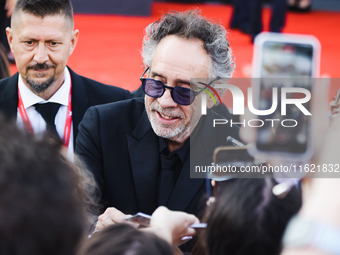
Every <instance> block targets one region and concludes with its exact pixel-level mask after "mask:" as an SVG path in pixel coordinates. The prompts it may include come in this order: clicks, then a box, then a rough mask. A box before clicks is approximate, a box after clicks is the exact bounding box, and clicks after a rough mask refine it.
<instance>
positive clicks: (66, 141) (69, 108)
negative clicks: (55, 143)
mask: <svg viewBox="0 0 340 255" xmlns="http://www.w3.org/2000/svg"><path fill="white" fill-rule="evenodd" d="M71 88H72V84H71V86H70V93H69V97H68V106H67V113H66V121H65V128H64V137H63V145H64V146H65V147H68V145H69V143H70V137H71V126H72V97H71ZM18 109H19V113H20V115H21V118H22V120H23V122H24V125H25V128H26V129H27V130H28V131H29V132H31V133H34V132H33V128H32V124H31V122H30V120H29V118H28V116H27V112H26V109H25V107H24V104H23V102H22V98H21V95H20V91H19V85H18Z"/></svg>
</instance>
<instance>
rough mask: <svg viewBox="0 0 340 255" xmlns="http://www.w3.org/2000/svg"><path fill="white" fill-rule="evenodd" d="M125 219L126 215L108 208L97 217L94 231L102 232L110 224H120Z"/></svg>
mask: <svg viewBox="0 0 340 255" xmlns="http://www.w3.org/2000/svg"><path fill="white" fill-rule="evenodd" d="M126 217H127V215H126V214H124V213H122V212H121V211H119V210H118V209H116V208H114V207H109V208H107V209H106V210H105V212H104V213H103V214H102V215H100V216H99V217H98V221H97V224H96V229H95V231H100V230H103V229H104V228H105V227H107V226H110V225H112V224H117V223H122V222H123V221H124V219H125V218H126Z"/></svg>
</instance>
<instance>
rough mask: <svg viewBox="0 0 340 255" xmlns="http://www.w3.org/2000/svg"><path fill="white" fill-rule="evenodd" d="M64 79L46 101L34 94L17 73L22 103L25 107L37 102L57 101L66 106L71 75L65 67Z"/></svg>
mask: <svg viewBox="0 0 340 255" xmlns="http://www.w3.org/2000/svg"><path fill="white" fill-rule="evenodd" d="M64 74H65V79H64V83H63V84H62V85H61V87H60V88H59V89H58V90H57V92H56V93H54V95H53V96H52V97H51V98H50V99H48V100H47V101H46V100H45V99H43V98H41V97H39V96H38V95H36V94H34V93H33V92H32V91H31V90H30V89H29V88H28V87H27V86H26V85H25V84H24V82H23V80H22V77H21V75H20V74H19V90H20V95H21V98H22V102H23V104H24V107H25V109H27V108H28V107H30V106H32V105H34V104H37V103H45V102H54V103H59V104H61V105H65V106H68V100H69V93H70V87H71V75H70V72H69V70H68V69H67V67H65V72H64Z"/></svg>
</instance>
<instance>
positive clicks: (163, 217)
mask: <svg viewBox="0 0 340 255" xmlns="http://www.w3.org/2000/svg"><path fill="white" fill-rule="evenodd" d="M196 223H199V220H198V219H197V218H196V216H194V215H192V214H188V213H185V212H179V211H170V210H168V209H167V208H166V207H164V206H160V207H158V208H157V209H156V211H155V212H154V213H153V214H152V216H151V222H150V228H149V229H148V231H152V232H154V233H155V234H157V235H158V236H160V237H162V238H163V239H165V240H166V241H168V242H169V243H170V244H172V245H175V246H177V245H179V244H181V242H182V238H183V237H185V236H193V235H195V233H196V231H195V229H193V228H191V227H190V226H191V225H192V224H196Z"/></svg>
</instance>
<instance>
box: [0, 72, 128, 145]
mask: <svg viewBox="0 0 340 255" xmlns="http://www.w3.org/2000/svg"><path fill="white" fill-rule="evenodd" d="M69 71H70V74H71V81H72V120H73V141H74V144H75V141H76V138H77V135H78V125H79V123H80V121H81V120H82V118H83V116H84V114H85V112H86V110H87V109H88V108H89V107H90V106H93V105H97V104H105V103H110V102H115V101H119V100H123V99H127V98H130V97H131V94H130V92H129V91H127V90H124V89H121V88H117V87H114V86H109V85H104V84H102V83H99V82H97V81H94V80H91V79H88V78H85V77H83V76H80V75H78V74H76V73H74V72H73V71H72V70H71V69H70V68H69ZM18 76H19V74H18V73H16V74H15V75H13V76H11V77H9V78H6V79H2V80H0V112H2V113H3V114H4V115H5V116H6V117H8V118H10V119H14V118H16V117H17V107H18Z"/></svg>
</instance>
